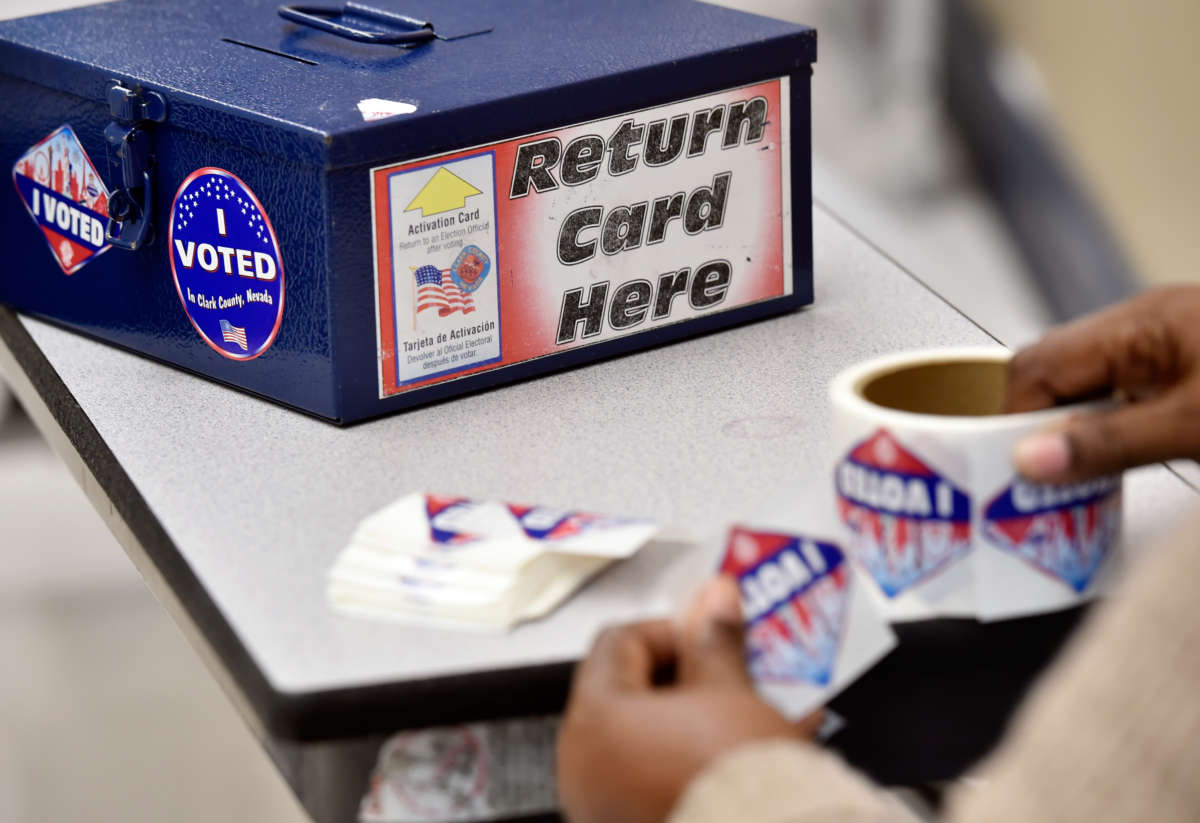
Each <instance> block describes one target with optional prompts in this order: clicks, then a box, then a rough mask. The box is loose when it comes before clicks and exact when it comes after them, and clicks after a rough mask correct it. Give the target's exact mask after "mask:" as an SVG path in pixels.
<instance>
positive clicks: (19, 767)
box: [0, 413, 305, 823]
mask: <svg viewBox="0 0 1200 823" xmlns="http://www.w3.org/2000/svg"><path fill="white" fill-rule="evenodd" d="M0 547H3V549H4V566H3V570H2V571H0V660H4V661H5V664H6V665H5V667H4V668H5V676H4V677H3V678H0V741H2V742H0V821H5V823H7V822H8V821H13V822H14V823H17V822H18V821H19V822H20V823H61V822H62V821H65V820H95V821H109V820H111V821H118V820H121V821H140V820H147V821H150V820H153V821H158V820H164V821H166V820H170V821H173V823H212V821H226V822H227V823H258V821H262V823H275V822H276V821H277V822H278V823H290V822H292V821H295V822H296V823H298V822H299V821H302V820H304V819H305V818H304V816H303V814H302V813H301V812H300V811H299V809H298V807H297V806H296V804H295V802H294V801H293V799H292V797H291V794H290V792H289V791H288V789H287V787H286V786H285V784H284V783H283V781H282V779H281V778H280V777H279V776H278V774H277V773H276V772H275V769H274V766H273V765H272V764H271V763H270V761H269V760H268V758H267V757H266V755H265V754H264V753H263V751H262V749H261V748H260V747H259V745H258V743H257V741H256V740H255V739H254V738H253V736H252V735H251V734H250V732H249V731H248V729H247V728H246V726H245V725H244V724H243V723H242V722H241V719H240V718H239V717H238V716H237V715H236V713H235V712H234V710H233V708H232V706H231V705H230V703H229V701H228V700H226V699H225V696H224V695H223V694H222V693H221V691H220V689H219V688H218V687H217V685H216V683H215V682H214V681H213V679H212V678H211V677H210V676H209V675H208V673H207V672H206V671H205V670H204V667H203V665H202V664H201V663H200V661H199V659H198V658H197V657H196V655H195V654H194V653H193V652H192V650H191V648H190V647H189V646H188V645H187V643H186V642H185V641H184V639H183V636H182V635H181V634H180V633H179V631H178V630H177V629H176V628H175V626H174V625H173V624H172V623H171V621H170V619H169V618H168V617H167V615H166V613H165V612H164V611H163V610H162V608H160V607H159V605H158V603H157V602H155V600H154V598H153V597H151V595H150V593H149V591H148V590H147V589H146V587H145V586H144V585H143V584H142V581H141V578H140V577H138V575H137V573H136V571H134V568H133V565H132V564H131V563H130V562H129V561H128V560H127V559H126V558H125V554H124V552H123V551H122V550H121V547H120V546H119V545H118V544H117V543H116V541H115V540H114V539H113V538H112V537H111V536H110V535H109V534H108V532H107V530H106V529H105V527H104V525H103V523H102V522H101V520H100V518H99V516H98V515H97V514H96V513H95V512H94V511H93V510H92V507H91V505H90V503H89V502H88V501H87V499H86V498H85V497H84V495H83V493H82V492H81V491H80V490H79V488H78V487H77V486H76V484H75V481H74V479H73V478H72V477H71V476H70V474H69V473H68V472H67V469H66V468H65V466H64V465H63V464H62V463H61V462H60V461H59V460H58V459H57V458H56V457H55V456H54V455H53V454H52V453H51V452H50V450H49V448H48V447H47V446H46V445H45V444H44V442H43V441H42V440H41V438H40V437H38V436H37V433H36V432H35V430H34V429H33V426H32V425H31V424H30V423H29V421H28V419H27V418H25V416H24V415H23V414H20V413H16V414H11V415H10V416H9V419H8V420H7V422H5V423H3V424H2V425H0Z"/></svg>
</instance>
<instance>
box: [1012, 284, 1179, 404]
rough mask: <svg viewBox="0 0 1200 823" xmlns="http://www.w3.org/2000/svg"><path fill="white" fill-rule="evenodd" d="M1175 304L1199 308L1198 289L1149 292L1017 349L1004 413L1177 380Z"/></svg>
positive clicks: (1132, 391) (1140, 391)
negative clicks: (1031, 344)
mask: <svg viewBox="0 0 1200 823" xmlns="http://www.w3.org/2000/svg"><path fill="white" fill-rule="evenodd" d="M1181 303H1188V304H1191V305H1192V306H1193V307H1196V308H1200V290H1196V289H1184V290H1179V289H1164V290H1159V291H1153V292H1148V293H1146V294H1144V295H1141V296H1140V297H1137V298H1134V299H1133V300H1130V301H1128V302H1126V303H1122V304H1120V305H1118V306H1115V307H1113V308H1111V309H1107V310H1105V311H1102V312H1099V313H1097V314H1093V315H1089V316H1088V317H1084V318H1081V319H1080V320H1076V321H1075V322H1073V323H1069V324H1067V325H1065V326H1062V327H1060V328H1058V329H1055V330H1054V331H1052V332H1050V333H1049V334H1047V335H1046V337H1045V338H1043V339H1042V340H1041V342H1039V343H1036V344H1034V345H1033V346H1030V347H1028V348H1026V349H1023V350H1021V351H1019V352H1018V353H1017V354H1016V355H1015V356H1014V357H1013V359H1012V361H1011V363H1010V364H1009V375H1008V391H1007V396H1006V400H1005V411H1007V412H1009V413H1012V412H1023V411H1033V410H1035V409H1044V408H1049V407H1051V406H1054V405H1058V404H1060V403H1062V402H1064V401H1067V400H1075V399H1080V398H1083V397H1087V396H1093V395H1095V394H1111V392H1112V391H1113V390H1114V389H1122V390H1124V391H1126V392H1127V393H1130V394H1143V393H1145V391H1146V390H1147V389H1150V388H1161V387H1164V386H1166V385H1168V384H1170V383H1172V382H1174V381H1175V380H1177V379H1179V377H1180V376H1181V372H1182V369H1183V361H1184V359H1185V358H1184V356H1183V353H1182V352H1181V346H1180V339H1179V338H1180V334H1181V333H1182V331H1183V330H1181V329H1177V328H1175V326H1176V325H1177V321H1176V320H1175V318H1177V317H1179V316H1180V314H1181V312H1182V309H1181V307H1180V304H1181Z"/></svg>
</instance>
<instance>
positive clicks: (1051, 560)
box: [983, 478, 1121, 592]
mask: <svg viewBox="0 0 1200 823" xmlns="http://www.w3.org/2000/svg"><path fill="white" fill-rule="evenodd" d="M983 517H984V524H983V530H984V534H985V535H986V536H987V538H988V540H990V541H991V542H992V543H994V544H995V545H996V546H998V547H1000V548H1001V549H1003V550H1004V551H1007V552H1011V553H1013V554H1015V555H1016V556H1017V557H1019V558H1021V559H1022V560H1024V561H1026V562H1027V563H1030V564H1031V565H1033V566H1034V567H1035V568H1036V569H1038V570H1040V571H1042V572H1044V573H1046V574H1048V575H1050V576H1051V577H1053V578H1054V579H1056V580H1059V581H1061V582H1062V583H1065V584H1066V585H1067V586H1070V587H1071V588H1072V589H1074V590H1075V591H1076V592H1083V591H1084V590H1085V589H1087V587H1088V585H1089V584H1090V583H1091V582H1092V580H1093V579H1094V578H1095V576H1096V572H1097V571H1099V569H1100V566H1101V565H1102V564H1103V563H1104V559H1105V557H1107V555H1108V553H1109V550H1110V549H1111V548H1112V547H1113V546H1115V545H1116V542H1117V539H1118V538H1119V537H1120V532H1121V482H1120V479H1119V478H1102V479H1099V480H1094V481H1091V482H1088V483H1082V484H1079V485H1072V486H1042V485H1038V484H1034V483H1029V482H1027V481H1025V480H1022V479H1020V478H1017V479H1015V480H1014V481H1013V483H1012V484H1011V485H1010V486H1008V487H1007V488H1006V489H1005V490H1004V491H1003V492H1001V493H1000V494H999V495H997V496H996V498H995V499H994V500H992V501H991V502H990V503H989V504H988V505H987V508H986V509H985V510H984V514H983Z"/></svg>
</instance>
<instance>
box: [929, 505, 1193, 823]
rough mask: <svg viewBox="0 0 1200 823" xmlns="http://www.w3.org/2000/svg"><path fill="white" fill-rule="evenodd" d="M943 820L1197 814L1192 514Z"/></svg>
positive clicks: (1097, 820) (1071, 652)
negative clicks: (976, 782) (975, 785)
mask: <svg viewBox="0 0 1200 823" xmlns="http://www.w3.org/2000/svg"><path fill="white" fill-rule="evenodd" d="M979 776H980V778H981V779H980V780H979V781H978V786H977V787H976V788H964V789H963V790H961V791H960V792H958V793H957V794H956V795H955V796H954V797H953V798H951V803H950V805H949V815H948V817H949V819H951V820H954V821H962V822H963V823H984V821H1002V820H1003V821H1013V820H1053V821H1063V823H1075V821H1080V823H1082V821H1089V823H1108V821H1129V820H1154V821H1155V823H1173V822H1174V821H1185V820H1186V821H1197V820H1200V522H1196V521H1192V522H1189V523H1185V525H1184V527H1183V528H1181V529H1180V530H1179V531H1178V532H1177V533H1176V534H1175V535H1174V537H1173V539H1172V540H1171V541H1170V542H1169V543H1166V544H1163V545H1162V546H1160V547H1158V548H1157V550H1154V551H1152V552H1147V553H1146V555H1144V556H1143V562H1142V563H1141V564H1140V565H1139V566H1138V567H1137V569H1136V570H1135V573H1134V574H1132V575H1130V578H1129V580H1128V581H1127V584H1126V585H1125V586H1124V587H1123V588H1121V589H1120V590H1118V592H1117V593H1116V594H1115V595H1114V596H1113V597H1111V598H1110V599H1109V601H1108V602H1107V603H1105V604H1104V606H1103V607H1102V608H1100V609H1098V610H1097V612H1096V614H1095V617H1094V618H1093V619H1092V620H1090V621H1089V623H1088V624H1087V625H1086V626H1085V627H1084V628H1083V629H1082V630H1081V632H1080V636H1079V637H1077V638H1076V639H1075V641H1074V642H1073V643H1072V644H1071V646H1070V647H1069V648H1068V650H1067V651H1066V652H1065V653H1064V654H1063V656H1062V657H1061V658H1060V659H1059V661H1058V662H1057V663H1056V664H1055V665H1054V667H1053V668H1052V669H1051V671H1050V672H1049V673H1048V675H1047V676H1046V677H1045V678H1044V679H1043V682H1042V684H1041V685H1040V686H1039V688H1038V689H1037V691H1036V692H1035V694H1034V696H1033V698H1032V699H1031V700H1030V701H1028V702H1027V703H1026V705H1025V707H1024V708H1023V709H1022V711H1021V712H1020V714H1019V715H1018V718H1017V720H1016V723H1015V724H1014V726H1013V727H1012V729H1011V731H1010V734H1009V737H1008V740H1007V742H1006V743H1005V744H1004V745H1002V746H1001V747H1000V749H999V750H998V751H997V752H996V754H995V755H994V756H993V757H992V759H991V760H990V762H988V763H986V764H985V765H984V766H983V767H982V768H981V769H980V770H979Z"/></svg>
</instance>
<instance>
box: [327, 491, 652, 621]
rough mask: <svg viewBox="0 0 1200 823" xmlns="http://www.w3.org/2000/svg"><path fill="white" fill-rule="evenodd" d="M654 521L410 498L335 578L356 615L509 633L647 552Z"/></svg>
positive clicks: (342, 562)
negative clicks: (602, 574) (615, 564)
mask: <svg viewBox="0 0 1200 823" xmlns="http://www.w3.org/2000/svg"><path fill="white" fill-rule="evenodd" d="M657 531H658V527H657V526H656V525H655V524H653V523H651V522H648V521H645V520H636V519H630V518H617V517H606V516H603V515H597V514H589V513H586V512H579V511H564V510H561V509H552V508H547V507H540V506H526V505H517V504H513V503H500V502H492V501H483V502H480V501H474V500H468V499H465V498H461V497H441V496H437V495H432V494H411V495H408V496H406V497H402V498H400V499H399V500H397V501H396V502H395V503H393V504H391V505H389V506H387V507H386V508H384V509H381V510H380V511H378V512H376V513H375V514H373V515H371V516H370V517H368V518H367V519H366V520H364V521H363V522H362V524H361V525H360V526H359V528H358V530H357V531H356V532H355V533H354V536H353V538H352V539H351V542H350V545H349V546H348V547H347V548H346V549H345V550H344V551H343V552H342V553H341V555H340V556H339V557H338V559H337V562H336V563H335V564H334V566H333V568H332V570H331V571H330V575H329V588H328V595H329V600H330V603H331V604H332V605H333V607H334V608H335V609H336V610H337V611H339V612H341V613H343V614H347V615H352V616H356V617H369V618H375V619H384V620H390V621H397V622H406V623H414V624H421V625H427V626H434V627H438V628H456V629H485V630H486V629H506V628H509V627H511V626H513V625H515V624H516V623H518V622H520V621H522V620H532V619H535V618H538V617H541V616H543V615H545V614H547V613H548V612H550V611H551V610H553V609H554V608H555V607H556V606H557V605H558V604H559V603H561V602H562V601H563V600H565V599H566V598H567V597H569V596H570V595H571V593H572V592H574V591H575V590H576V589H578V588H579V587H580V586H581V585H583V583H584V582H586V581H587V580H588V578H590V577H592V576H593V575H595V574H596V573H597V572H599V571H600V570H601V569H603V568H604V567H606V566H607V565H608V564H610V563H612V562H613V561H615V560H619V559H622V558H625V557H629V556H631V555H632V554H634V553H635V552H636V551H637V550H638V549H639V548H641V547H642V546H643V545H645V544H646V543H647V542H649V540H650V539H651V538H652V537H653V536H654V535H655V533H656V532H657Z"/></svg>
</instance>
